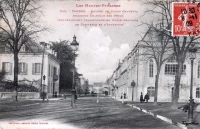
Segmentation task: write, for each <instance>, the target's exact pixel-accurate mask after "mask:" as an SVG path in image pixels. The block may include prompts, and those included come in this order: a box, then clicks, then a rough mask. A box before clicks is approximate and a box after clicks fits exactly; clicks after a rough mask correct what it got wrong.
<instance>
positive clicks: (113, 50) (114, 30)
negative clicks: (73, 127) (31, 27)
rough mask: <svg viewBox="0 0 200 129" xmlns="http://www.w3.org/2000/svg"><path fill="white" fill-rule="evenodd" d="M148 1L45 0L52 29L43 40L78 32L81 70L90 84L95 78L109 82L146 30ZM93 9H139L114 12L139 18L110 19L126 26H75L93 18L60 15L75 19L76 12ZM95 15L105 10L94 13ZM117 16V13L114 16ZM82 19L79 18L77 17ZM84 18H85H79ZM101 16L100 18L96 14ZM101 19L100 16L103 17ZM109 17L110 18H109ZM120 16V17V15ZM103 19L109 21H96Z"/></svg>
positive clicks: (78, 62)
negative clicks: (143, 18) (127, 20)
mask: <svg viewBox="0 0 200 129" xmlns="http://www.w3.org/2000/svg"><path fill="white" fill-rule="evenodd" d="M108 3H110V4H116V5H120V7H119V8H117V7H115V8H111V7H103V8H102V7H96V8H95V7H76V4H78V5H85V4H90V5H102V4H108ZM143 6H144V5H143V4H142V3H141V2H140V1H139V0H132V1H131V0H127V1H125V0H121V1H120V0H118V1H114V0H112V1H94V0H93V1H70V0H46V1H44V2H43V10H44V17H43V18H42V19H43V21H44V22H45V24H46V25H47V26H49V27H51V29H52V31H51V33H48V34H46V35H45V36H44V38H43V39H41V40H43V41H46V42H48V41H59V40H60V39H61V40H70V41H72V39H73V36H74V35H76V37H77V41H78V42H79V43H80V46H79V51H78V54H79V57H78V58H77V60H76V67H77V68H78V72H79V73H82V74H83V76H84V77H85V78H87V79H88V80H89V82H90V84H93V83H94V82H105V81H106V79H107V77H110V76H111V75H112V73H113V71H114V70H115V69H116V67H117V63H118V62H119V60H122V59H123V58H124V57H125V56H126V55H127V54H128V53H129V52H130V51H131V50H132V49H133V47H134V46H135V44H136V43H137V42H138V40H140V39H141V35H143V34H144V32H145V31H144V30H145V29H144V27H141V26H138V25H139V24H141V15H142V14H143V11H144V9H145V8H144V7H143ZM72 10H84V11H85V12H84V13H83V12H82V13H72ZM91 10H96V11H100V10H101V11H105V10H109V11H111V10H118V11H123V10H126V11H131V10H132V11H133V10H134V11H137V12H135V13H124V14H122V13H111V15H115V14H116V15H123V18H121V19H135V20H138V21H134V22H109V23H111V24H117V23H122V24H123V26H87V27H86V26H80V25H79V26H75V23H78V24H81V23H85V24H88V23H90V22H69V21H59V20H58V19H72V18H74V17H72V15H82V14H83V15H85V14H90V13H91ZM93 14H94V15H96V14H100V15H104V14H105V13H93ZM113 18H114V19H117V18H116V17H112V18H110V20H112V19H113ZM76 19H78V18H76ZM79 19H82V18H79ZM93 19H98V18H93ZM99 19H100V18H99ZM108 19H109V18H108ZM119 19H120V17H119ZM93 23H102V24H104V23H105V22H93Z"/></svg>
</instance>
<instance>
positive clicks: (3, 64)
mask: <svg viewBox="0 0 200 129" xmlns="http://www.w3.org/2000/svg"><path fill="white" fill-rule="evenodd" d="M2 71H3V72H5V63H4V62H2Z"/></svg>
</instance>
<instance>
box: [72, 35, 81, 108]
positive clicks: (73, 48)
mask: <svg viewBox="0 0 200 129" xmlns="http://www.w3.org/2000/svg"><path fill="white" fill-rule="evenodd" d="M70 45H71V49H72V51H73V55H74V69H73V82H72V83H73V84H72V90H71V92H72V98H71V107H75V94H76V90H75V85H76V84H75V53H76V51H77V50H78V48H79V43H78V42H77V41H76V36H75V35H74V37H73V41H72V43H71V44H70Z"/></svg>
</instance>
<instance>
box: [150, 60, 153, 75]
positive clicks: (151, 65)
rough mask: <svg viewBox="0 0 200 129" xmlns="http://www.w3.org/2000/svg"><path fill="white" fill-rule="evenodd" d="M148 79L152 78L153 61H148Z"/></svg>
mask: <svg viewBox="0 0 200 129" xmlns="http://www.w3.org/2000/svg"><path fill="white" fill-rule="evenodd" d="M149 77H153V60H152V59H151V60H150V61H149Z"/></svg>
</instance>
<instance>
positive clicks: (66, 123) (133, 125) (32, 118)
mask: <svg viewBox="0 0 200 129" xmlns="http://www.w3.org/2000/svg"><path fill="white" fill-rule="evenodd" d="M25 105H26V106H25ZM25 105H20V106H17V108H7V109H5V110H0V121H1V123H0V129H1V127H2V128H3V129H7V128H8V129H12V128H13V129H16V128H17V127H18V128H19V127H20V128H21V129H27V128H31V129H32V128H38V129H39V128H43V129H52V128H56V129H96V128H98V129H105V128H108V129H116V128H118V129H122V128H126V129H151V128H152V129H179V128H178V127H177V126H174V125H171V124H169V123H166V122H163V121H162V120H160V119H157V118H154V117H153V116H151V115H148V114H145V113H143V112H140V111H138V110H135V109H133V108H131V107H129V106H127V105H123V104H122V103H121V102H116V101H115V100H113V99H111V98H106V97H104V98H103V97H102V98H100V101H99V103H96V98H92V97H85V98H79V99H78V100H77V102H76V106H77V107H76V108H71V107H70V99H66V100H57V101H55V100H54V101H50V102H48V103H38V102H36V103H31V104H27V103H26V104H25ZM4 106H5V105H4ZM15 107H16V106H15ZM6 126H7V128H5V127H6ZM11 127H12V128H11ZM15 127H16V128H15Z"/></svg>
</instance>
